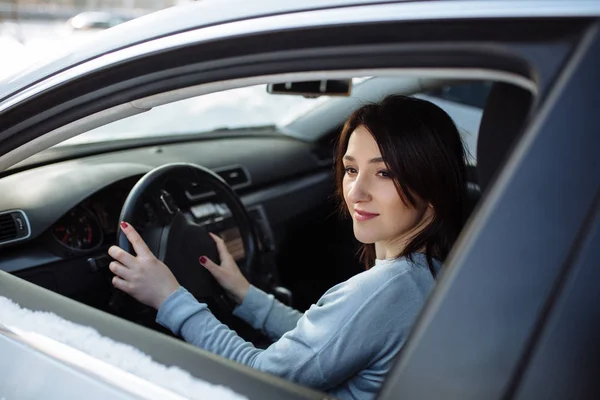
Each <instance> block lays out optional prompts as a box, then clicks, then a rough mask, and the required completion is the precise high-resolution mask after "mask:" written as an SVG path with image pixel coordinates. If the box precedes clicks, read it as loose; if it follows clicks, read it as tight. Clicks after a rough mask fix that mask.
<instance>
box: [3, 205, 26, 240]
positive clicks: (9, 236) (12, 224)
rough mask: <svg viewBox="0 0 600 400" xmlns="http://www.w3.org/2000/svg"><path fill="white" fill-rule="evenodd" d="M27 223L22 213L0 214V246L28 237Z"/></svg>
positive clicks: (9, 212)
mask: <svg viewBox="0 0 600 400" xmlns="http://www.w3.org/2000/svg"><path fill="white" fill-rule="evenodd" d="M29 233H30V230H29V222H28V221H27V217H26V216H25V213H24V212H23V211H20V210H19V211H7V212H3V213H0V245H3V244H7V243H11V242H14V241H16V240H21V239H26V238H28V237H29Z"/></svg>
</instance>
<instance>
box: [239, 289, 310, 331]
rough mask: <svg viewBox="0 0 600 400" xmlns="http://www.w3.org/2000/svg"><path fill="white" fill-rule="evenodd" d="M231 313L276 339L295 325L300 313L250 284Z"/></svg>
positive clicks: (300, 315)
mask: <svg viewBox="0 0 600 400" xmlns="http://www.w3.org/2000/svg"><path fill="white" fill-rule="evenodd" d="M233 315H235V316H237V317H239V318H241V319H243V320H244V321H246V322H247V323H248V324H250V325H251V326H252V327H253V328H254V329H260V330H261V331H263V332H264V333H266V334H267V336H269V337H270V338H271V339H273V340H278V339H279V338H281V336H283V334H284V333H286V332H288V331H291V330H292V329H294V328H295V327H296V324H297V323H298V320H299V319H300V318H301V317H302V313H301V312H298V311H296V310H294V309H293V308H291V307H288V306H286V305H285V304H283V303H281V302H279V301H278V300H277V299H275V297H274V296H273V295H271V294H267V293H265V292H263V291H262V290H260V289H258V288H256V287H255V286H252V285H251V286H250V288H249V289H248V293H247V294H246V297H245V298H244V301H243V302H242V304H240V305H239V306H237V307H236V308H235V309H234V310H233Z"/></svg>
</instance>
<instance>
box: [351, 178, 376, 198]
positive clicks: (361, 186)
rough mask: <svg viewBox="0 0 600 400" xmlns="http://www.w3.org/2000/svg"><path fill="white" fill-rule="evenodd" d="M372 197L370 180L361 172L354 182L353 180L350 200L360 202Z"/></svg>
mask: <svg viewBox="0 0 600 400" xmlns="http://www.w3.org/2000/svg"><path fill="white" fill-rule="evenodd" d="M370 198H371V196H370V194H369V188H368V182H367V180H366V179H365V178H364V177H361V176H360V174H359V176H357V177H356V179H355V180H354V182H352V186H351V187H350V190H349V191H348V200H350V201H351V202H352V203H359V202H363V201H368V200H369V199H370Z"/></svg>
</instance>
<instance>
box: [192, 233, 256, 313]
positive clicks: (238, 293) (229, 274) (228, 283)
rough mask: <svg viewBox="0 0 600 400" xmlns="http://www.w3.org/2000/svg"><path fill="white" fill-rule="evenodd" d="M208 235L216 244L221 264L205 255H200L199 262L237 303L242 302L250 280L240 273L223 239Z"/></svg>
mask: <svg viewBox="0 0 600 400" xmlns="http://www.w3.org/2000/svg"><path fill="white" fill-rule="evenodd" d="M210 236H211V237H212V238H213V240H214V241H215V243H216V244H217V250H218V251H219V258H220V259H221V265H217V264H215V263H214V262H213V261H212V260H210V259H209V258H208V257H206V256H202V257H200V264H202V265H203V266H204V267H205V268H206V269H207V270H208V271H209V272H210V273H211V274H212V276H214V277H215V279H216V280H217V282H219V284H220V285H221V286H222V287H223V289H225V290H227V292H229V294H230V295H231V297H232V298H233V300H234V301H235V302H236V303H237V304H242V302H243V301H244V298H245V297H246V294H247V293H248V289H249V288H250V282H248V280H247V279H246V278H245V277H244V275H242V272H241V271H240V268H239V267H238V266H237V264H236V262H235V260H234V259H233V256H232V255H231V253H230V252H229V250H227V246H226V245H225V242H224V241H223V239H221V238H220V237H218V236H217V235H215V234H212V233H211V234H210Z"/></svg>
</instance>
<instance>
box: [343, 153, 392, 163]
mask: <svg viewBox="0 0 600 400" xmlns="http://www.w3.org/2000/svg"><path fill="white" fill-rule="evenodd" d="M344 160H347V161H353V162H354V161H356V159H354V157H352V156H350V155H345V156H344ZM382 162H384V161H383V157H375V158H371V159H370V160H369V161H368V163H369V164H379V163H382Z"/></svg>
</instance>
